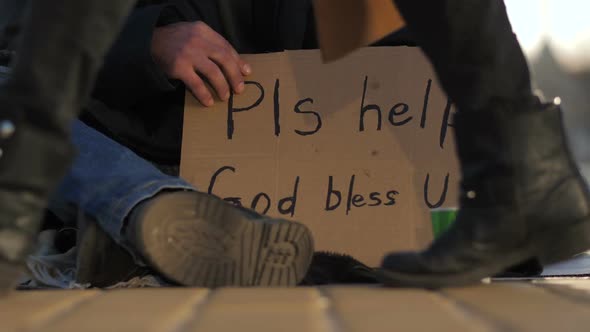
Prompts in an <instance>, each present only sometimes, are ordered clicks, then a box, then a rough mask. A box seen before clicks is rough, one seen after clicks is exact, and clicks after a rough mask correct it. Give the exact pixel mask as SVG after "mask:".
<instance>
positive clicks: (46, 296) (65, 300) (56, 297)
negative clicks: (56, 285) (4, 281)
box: [0, 290, 100, 332]
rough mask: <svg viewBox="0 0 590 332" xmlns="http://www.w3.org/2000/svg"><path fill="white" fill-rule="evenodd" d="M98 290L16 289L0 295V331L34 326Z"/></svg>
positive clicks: (91, 295) (91, 296) (4, 331)
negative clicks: (3, 295)
mask: <svg viewBox="0 0 590 332" xmlns="http://www.w3.org/2000/svg"><path fill="white" fill-rule="evenodd" d="M99 294H100V292H98V291H61V290H59V291H53V290H47V291H19V292H12V293H10V294H9V295H7V296H6V297H4V298H0V331H2V332H12V331H22V330H29V329H34V328H35V327H39V326H43V324H45V323H46V322H47V321H49V320H51V319H54V318H55V317H60V316H61V315H62V314H64V313H66V312H68V311H69V310H71V309H72V308H73V307H75V306H76V305H78V304H80V303H83V302H85V301H89V300H91V299H92V298H93V297H95V296H97V295H99Z"/></svg>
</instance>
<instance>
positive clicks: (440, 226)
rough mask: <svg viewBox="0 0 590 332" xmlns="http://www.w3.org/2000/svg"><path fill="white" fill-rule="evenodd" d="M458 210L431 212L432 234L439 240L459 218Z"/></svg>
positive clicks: (444, 209) (434, 210)
mask: <svg viewBox="0 0 590 332" xmlns="http://www.w3.org/2000/svg"><path fill="white" fill-rule="evenodd" d="M457 211H458V209H456V208H440V209H432V210H430V220H431V221H432V234H433V235H434V238H435V239H436V238H438V237H439V236H440V235H441V234H442V233H444V232H445V231H446V230H447V229H448V228H449V227H451V225H452V224H453V222H454V221H455V218H456V217H457Z"/></svg>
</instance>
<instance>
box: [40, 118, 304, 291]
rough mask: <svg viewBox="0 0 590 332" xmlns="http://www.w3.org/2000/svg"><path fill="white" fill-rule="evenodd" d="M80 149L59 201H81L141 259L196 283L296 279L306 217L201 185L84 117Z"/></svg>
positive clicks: (78, 129) (76, 137)
mask: <svg viewBox="0 0 590 332" xmlns="http://www.w3.org/2000/svg"><path fill="white" fill-rule="evenodd" d="M73 141H74V144H75V145H76V147H77V148H78V150H79V155H78V157H77V159H76V160H75V162H74V165H73V167H72V169H71V171H70V173H69V174H68V175H67V176H66V177H65V179H64V181H63V182H62V184H61V185H60V187H59V189H58V192H57V194H56V195H55V198H54V199H53V202H52V204H51V205H52V207H51V209H52V210H53V211H54V212H55V213H56V214H57V215H60V216H63V213H62V212H63V211H65V209H64V207H66V206H71V205H74V206H77V207H79V209H80V210H81V211H82V212H83V213H84V214H86V215H89V216H90V217H92V218H94V219H95V220H96V221H97V222H98V224H99V225H100V226H101V227H102V228H103V229H104V230H105V231H106V232H107V233H108V234H109V235H110V236H111V237H112V238H113V239H114V240H115V241H116V242H117V243H119V244H120V245H121V246H123V247H125V248H127V249H128V250H129V251H130V252H131V253H132V254H134V256H135V257H136V258H137V259H140V260H142V261H143V263H145V264H146V265H148V266H150V267H153V268H154V269H156V270H157V271H158V272H160V273H162V274H163V275H164V276H165V277H167V278H169V279H171V280H173V281H175V282H178V283H181V284H184V285H190V286H228V285H239V286H250V285H295V284H296V283H297V282H299V281H301V279H302V278H303V277H304V275H305V272H306V271H307V268H308V266H309V264H310V261H311V256H312V254H313V243H312V239H311V234H310V233H309V231H308V229H307V228H306V227H305V226H304V225H302V224H299V223H294V222H290V221H283V220H276V219H270V218H265V217H262V216H259V215H257V214H255V213H254V212H251V211H247V210H243V209H240V208H237V207H235V206H233V205H231V204H229V203H227V202H225V201H223V200H221V199H219V198H217V197H214V196H211V195H207V194H203V193H199V192H196V191H195V189H194V188H193V187H192V186H191V185H190V184H188V183H187V182H185V181H184V180H182V179H179V178H176V177H172V176H168V175H165V174H163V173H162V172H160V171H159V170H158V169H157V168H156V167H155V166H153V165H152V164H150V163H149V162H147V161H146V160H144V159H142V158H140V157H139V156H137V155H136V154H134V153H133V152H132V151H131V150H129V149H127V148H126V147H124V146H122V145H120V144H118V143H116V142H114V141H112V140H110V139H109V138H107V137H106V136H104V135H102V134H101V133H99V132H97V131H96V130H94V129H92V128H90V127H88V126H86V125H85V124H83V123H81V122H76V123H75V125H74V127H73Z"/></svg>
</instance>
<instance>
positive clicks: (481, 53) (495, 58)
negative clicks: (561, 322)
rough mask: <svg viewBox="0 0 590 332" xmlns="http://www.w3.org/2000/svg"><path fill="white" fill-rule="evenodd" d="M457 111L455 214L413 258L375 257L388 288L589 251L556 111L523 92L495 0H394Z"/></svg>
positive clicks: (589, 208)
mask: <svg viewBox="0 0 590 332" xmlns="http://www.w3.org/2000/svg"><path fill="white" fill-rule="evenodd" d="M395 4H396V5H397V6H398V8H399V9H400V12H401V13H402V16H403V17H404V19H405V20H406V22H407V24H408V28H409V29H410V31H411V32H412V33H413V35H414V37H415V38H416V41H417V43H418V44H419V45H420V46H421V47H422V49H423V50H424V52H425V54H426V56H427V57H428V58H429V60H430V61H431V62H432V64H433V66H434V69H435V71H436V73H437V75H438V78H439V80H440V82H441V85H442V87H443V89H444V90H445V91H446V92H447V94H448V95H449V97H450V98H451V99H453V101H454V102H455V104H456V105H457V108H458V112H457V114H456V116H455V117H454V130H455V141H456V146H457V152H458V156H459V161H460V164H461V173H462V179H461V194H460V200H459V201H460V210H459V214H458V216H457V220H456V221H455V223H454V225H453V227H451V228H450V229H449V230H448V231H447V232H446V233H444V234H443V235H442V236H441V237H440V238H439V239H437V240H436V241H434V242H433V243H432V244H431V246H430V247H429V248H428V249H426V250H425V251H423V252H420V253H412V252H410V253H397V254H391V255H388V256H387V257H386V258H385V259H384V261H383V267H384V268H385V269H384V272H383V278H384V281H385V282H387V283H389V284H391V285H399V286H418V287H445V286H456V285H463V284H468V283H472V282H477V281H479V280H481V279H482V278H485V277H489V276H492V275H495V274H496V273H498V272H501V271H503V270H504V269H506V268H508V267H510V266H513V265H515V264H518V263H521V262H523V261H526V260H529V259H532V258H537V259H539V260H541V262H543V263H550V262H554V261H557V260H562V259H566V258H568V257H570V256H572V255H574V254H576V253H579V252H582V251H584V250H587V249H588V248H590V194H589V193H588V187H587V185H586V184H585V183H584V180H583V178H582V177H581V176H580V173H579V171H578V170H577V168H576V166H575V163H574V162H573V160H572V158H571V155H570V153H569V151H568V148H567V142H566V140H565V135H564V132H563V127H562V120H561V112H560V110H559V107H558V105H554V104H549V105H544V104H541V103H540V102H538V101H537V100H536V98H535V97H534V96H533V94H532V92H531V83H530V78H529V72H528V68H527V64H526V61H525V58H524V55H523V53H522V51H521V49H520V46H519V44H518V42H517V40H516V37H515V36H514V34H513V33H512V29H511V27H510V23H509V21H508V17H507V14H506V9H505V7H504V3H503V1H501V0H437V1H426V0H395Z"/></svg>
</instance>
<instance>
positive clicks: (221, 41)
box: [206, 28, 252, 76]
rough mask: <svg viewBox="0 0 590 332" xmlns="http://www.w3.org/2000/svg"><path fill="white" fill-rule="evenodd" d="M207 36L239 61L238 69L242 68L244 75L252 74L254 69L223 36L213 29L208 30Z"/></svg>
mask: <svg viewBox="0 0 590 332" xmlns="http://www.w3.org/2000/svg"><path fill="white" fill-rule="evenodd" d="M206 34H207V36H208V37H209V38H210V39H211V42H213V43H215V44H216V45H217V46H219V47H222V48H224V49H226V50H227V51H228V52H229V53H230V54H231V56H232V57H233V58H234V59H235V60H236V61H237V63H238V67H239V68H240V71H241V73H242V75H244V76H247V75H250V74H251V73H252V67H251V66H250V65H249V64H248V63H247V62H246V61H244V60H243V59H242V57H241V56H240V55H239V54H238V52H237V51H236V49H235V48H234V47H233V46H232V45H231V44H230V43H229V42H228V41H227V40H226V39H225V38H223V36H221V35H220V34H218V33H217V32H216V31H215V30H213V29H211V28H209V29H208V30H207V33H206Z"/></svg>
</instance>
